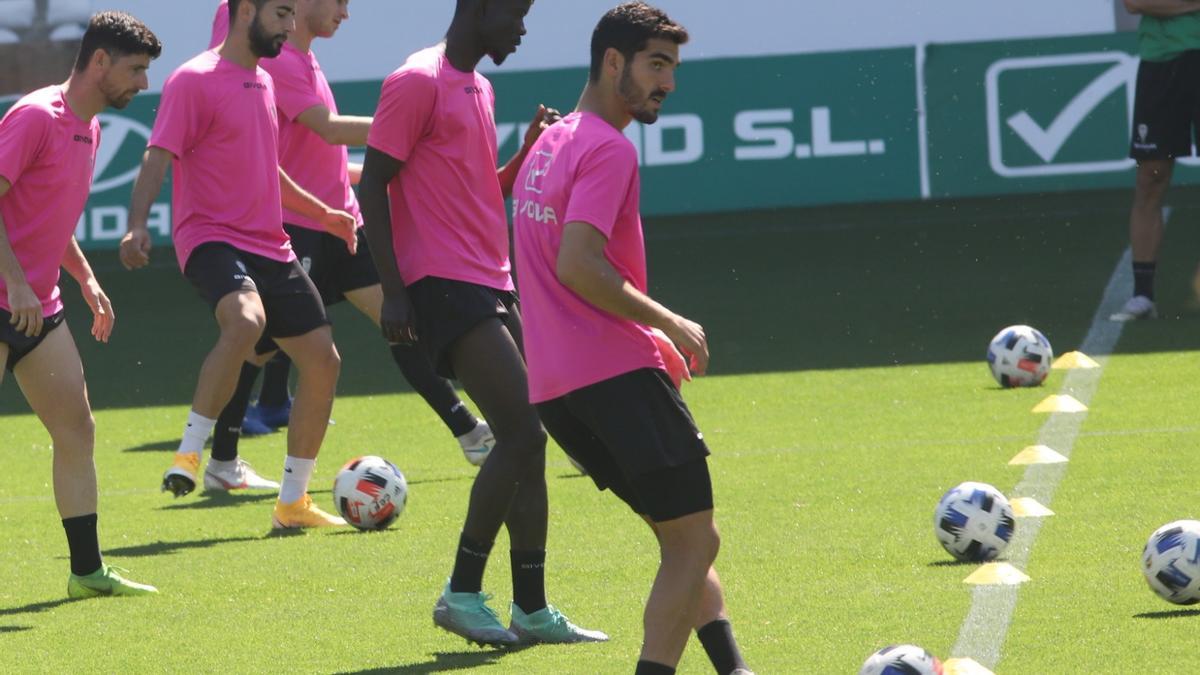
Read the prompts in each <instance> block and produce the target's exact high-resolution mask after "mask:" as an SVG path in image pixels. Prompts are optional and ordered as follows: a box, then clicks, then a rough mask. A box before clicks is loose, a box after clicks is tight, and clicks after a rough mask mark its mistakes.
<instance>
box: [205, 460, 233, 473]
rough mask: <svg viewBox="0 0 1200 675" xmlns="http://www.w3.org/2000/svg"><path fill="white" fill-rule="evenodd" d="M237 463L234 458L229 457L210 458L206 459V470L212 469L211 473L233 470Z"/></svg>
mask: <svg viewBox="0 0 1200 675" xmlns="http://www.w3.org/2000/svg"><path fill="white" fill-rule="evenodd" d="M237 463H238V461H237V460H236V459H231V460H228V461H226V460H221V459H210V460H208V470H209V471H212V472H213V473H222V472H225V471H233V470H234V469H236V468H237Z"/></svg>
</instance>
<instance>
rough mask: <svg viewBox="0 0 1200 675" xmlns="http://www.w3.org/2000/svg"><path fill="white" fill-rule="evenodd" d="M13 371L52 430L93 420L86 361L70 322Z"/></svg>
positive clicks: (31, 406) (24, 391)
mask: <svg viewBox="0 0 1200 675" xmlns="http://www.w3.org/2000/svg"><path fill="white" fill-rule="evenodd" d="M13 374H14V375H15V376H16V378H17V384H19V385H20V387H21V392H22V393H24V395H25V400H26V401H28V402H29V407H30V408H33V412H34V413H35V414H36V415H37V416H38V418H39V419H41V420H42V424H44V425H46V428H47V429H50V430H51V432H52V433H53V432H54V431H55V430H57V429H61V428H65V427H70V426H89V425H90V424H91V405H90V404H89V403H88V397H87V384H86V383H85V381H84V377H83V362H82V360H81V359H80V358H79V349H78V348H77V347H76V345H75V339H74V338H73V337H72V336H71V331H70V330H68V329H67V325H66V322H63V323H62V324H61V325H59V326H58V327H56V328H54V329H53V330H51V331H50V333H49V334H47V335H46V337H45V339H43V340H42V342H41V344H39V345H38V346H37V347H36V348H35V349H34V350H33V351H31V352H29V353H28V354H26V355H25V357H24V358H22V359H21V360H20V361H18V362H17V365H16V367H15V368H14V369H13Z"/></svg>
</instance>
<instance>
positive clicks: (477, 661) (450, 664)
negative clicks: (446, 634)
mask: <svg viewBox="0 0 1200 675" xmlns="http://www.w3.org/2000/svg"><path fill="white" fill-rule="evenodd" d="M512 651H514V650H512V649H491V650H487V651H469V652H435V653H433V654H430V656H432V657H433V658H432V659H430V660H429V661H426V662H424V663H414V664H412V665H408V666H391V667H387V668H370V669H367V670H351V671H345V672H342V673H339V674H338V675H385V674H386V675H423V674H424V673H444V672H448V671H452V670H469V669H471V668H478V667H479V666H494V665H497V664H499V663H500V658H501V657H503V656H504V655H505V654H509V653H511V652H512Z"/></svg>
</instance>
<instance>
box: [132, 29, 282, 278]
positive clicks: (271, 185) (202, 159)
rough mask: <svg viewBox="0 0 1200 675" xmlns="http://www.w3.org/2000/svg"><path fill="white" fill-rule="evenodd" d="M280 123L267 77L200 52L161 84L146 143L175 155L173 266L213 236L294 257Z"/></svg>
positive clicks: (184, 261)
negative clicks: (283, 194) (282, 182)
mask: <svg viewBox="0 0 1200 675" xmlns="http://www.w3.org/2000/svg"><path fill="white" fill-rule="evenodd" d="M278 137H279V122H278V119H277V117H276V112H275V91H274V87H273V85H272V83H271V76H270V75H268V74H267V72H266V71H265V70H263V69H262V68H256V69H255V70H247V69H245V68H243V67H241V66H239V65H237V64H236V63H233V62H232V61H228V60H225V59H222V58H221V57H220V55H218V54H217V53H216V52H214V51H207V52H202V53H201V54H200V55H199V56H196V57H195V58H193V59H192V60H190V61H188V62H187V63H184V64H183V65H182V66H180V67H179V68H178V69H177V70H176V71H175V72H174V73H172V74H171V77H169V78H167V81H166V83H165V84H164V85H163V92H162V100H161V102H160V103H159V108H158V117H157V118H156V119H155V120H154V130H153V131H152V132H151V134H150V145H151V146H153V147H158V148H162V149H163V150H166V151H168V152H170V153H171V154H173V155H175V160H174V163H173V167H174V181H173V184H172V199H173V202H174V209H173V210H174V213H173V221H174V226H175V227H174V232H173V233H172V238H173V239H174V241H175V254H176V256H177V257H178V258H179V266H180V268H184V267H186V266H187V260H188V257H189V256H190V255H191V254H192V251H193V250H195V248H196V247H197V246H199V245H200V244H204V243H207V242H213V241H219V242H224V243H227V244H230V245H232V246H233V247H234V248H237V249H239V250H242V251H245V252H247V253H253V254H256V255H261V256H264V257H266V258H270V259H272V260H278V261H280V262H291V261H292V260H295V259H296V256H295V254H294V253H292V244H291V241H290V240H289V239H288V236H287V233H285V232H284V231H283V208H282V206H281V203H280V192H279V140H278Z"/></svg>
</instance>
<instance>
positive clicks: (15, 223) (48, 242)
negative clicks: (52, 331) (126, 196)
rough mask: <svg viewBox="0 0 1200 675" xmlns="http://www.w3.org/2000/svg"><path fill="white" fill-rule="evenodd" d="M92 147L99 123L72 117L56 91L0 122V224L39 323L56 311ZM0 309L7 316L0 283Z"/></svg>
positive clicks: (28, 100)
mask: <svg viewBox="0 0 1200 675" xmlns="http://www.w3.org/2000/svg"><path fill="white" fill-rule="evenodd" d="M99 147H100V121H99V120H98V119H97V118H95V117H93V118H92V120H91V121H90V122H84V121H83V120H81V119H79V118H78V117H76V116H75V113H74V112H72V111H71V108H70V106H68V105H67V99H66V96H65V92H64V91H63V88H62V86H61V85H53V86H49V87H45V88H43V89H38V90H37V91H35V92H32V93H30V94H28V95H27V96H25V97H24V98H22V99H21V100H19V101H17V103H16V105H14V106H13V107H12V108H10V109H9V111H8V113H7V114H5V115H4V118H3V119H2V120H0V176H3V177H4V179H5V180H7V181H8V182H9V184H11V185H12V188H11V189H10V190H9V191H8V193H7V194H5V195H4V196H3V197H0V217H3V218H4V232H5V233H6V234H7V236H8V242H9V244H10V245H11V246H12V249H13V252H14V253H15V254H16V257H17V262H18V263H20V265H21V269H22V270H23V271H24V272H25V278H26V280H27V281H28V282H29V286H30V287H31V288H33V292H34V293H35V294H37V297H38V300H41V302H42V315H43V316H51V315H53V314H57V313H58V312H60V311H62V308H63V303H62V297H61V296H62V294H61V293H60V291H59V289H58V278H59V271H60V270H61V269H62V259H63V255H64V254H66V252H67V247H68V246H69V245H70V244H71V237H72V236H73V235H74V234H75V226H76V225H77V224H78V222H79V216H80V214H81V213H83V207H84V205H85V204H87V199H88V195H89V193H90V192H91V188H92V170H93V167H94V166H95V163H96V150H97V149H98V148H99ZM0 308H2V309H4V311H6V312H7V311H11V310H12V307H10V306H9V304H8V287H7V285H6V284H5V283H4V280H3V279H0Z"/></svg>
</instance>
